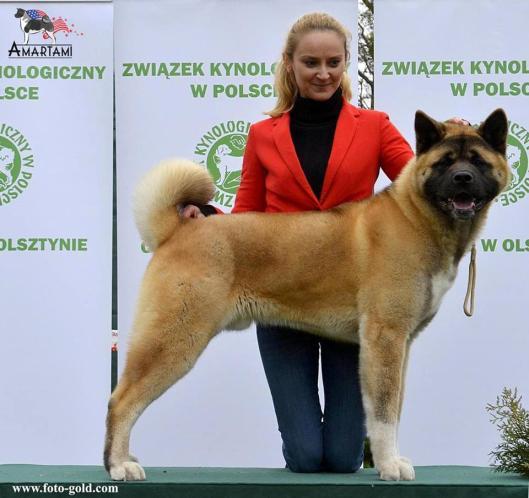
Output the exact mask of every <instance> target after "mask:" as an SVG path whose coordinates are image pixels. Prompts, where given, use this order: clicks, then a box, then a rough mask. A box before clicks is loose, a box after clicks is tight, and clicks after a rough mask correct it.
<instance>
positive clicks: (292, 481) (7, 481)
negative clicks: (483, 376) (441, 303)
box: [0, 465, 529, 498]
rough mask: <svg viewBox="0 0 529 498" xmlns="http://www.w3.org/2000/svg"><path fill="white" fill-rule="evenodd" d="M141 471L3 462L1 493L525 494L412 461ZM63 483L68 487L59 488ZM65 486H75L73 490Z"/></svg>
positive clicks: (507, 484)
mask: <svg viewBox="0 0 529 498" xmlns="http://www.w3.org/2000/svg"><path fill="white" fill-rule="evenodd" d="M145 470H146V472H147V481H144V482H125V483H115V482H112V481H110V479H109V478H108V476H107V474H106V472H105V471H104V470H103V468H102V467H91V466H47V465H0V497H1V498H7V497H15V496H18V497H22V496H35V495H37V494H40V495H41V496H46V497H49V498H51V497H59V496H61V497H65V496H83V497H88V496H92V497H94V496H97V495H99V496H102V495H103V496H109V495H113V494H115V495H117V496H119V497H121V498H124V497H142V498H158V497H160V498H162V497H163V498H170V497H171V498H172V497H177V498H283V497H285V498H287V497H288V498H298V497H299V498H345V497H347V498H363V497H376V498H386V497H387V498H404V497H405V498H416V497H417V498H423V497H439V498H463V497H465V498H470V497H472V498H479V497H487V498H503V497H509V498H528V497H529V480H528V479H525V478H522V477H519V476H517V475H513V474H499V473H496V472H493V471H492V470H491V469H489V468H484V467H416V468H415V470H416V473H417V479H416V480H415V481H412V482H383V481H379V480H378V478H377V475H376V473H375V471H374V470H372V469H368V470H361V471H359V472H358V473H356V474H294V473H292V472H289V471H288V470H284V469H238V468H225V469H222V468H173V467H151V468H149V467H147V468H146V469H145ZM44 483H46V486H47V487H46V492H44V487H43V486H44ZM82 483H85V484H84V485H85V489H86V490H87V491H89V490H88V488H87V486H89V485H91V489H92V493H90V492H84V493H83V492H79V489H81V485H82ZM22 485H23V486H26V488H25V489H24V488H22ZM17 486H18V489H19V491H18V492H16V489H15V487H17ZM31 486H34V488H33V489H31ZM61 486H62V487H64V488H65V489H64V490H61V488H60V487H61ZM97 486H118V488H117V492H116V491H114V492H112V490H107V491H106V492H105V491H103V490H101V491H103V492H99V493H96V491H97ZM54 487H55V488H54ZM70 487H71V488H70ZM70 489H71V490H72V491H73V492H75V491H77V492H75V493H70ZM50 491H51V492H50Z"/></svg>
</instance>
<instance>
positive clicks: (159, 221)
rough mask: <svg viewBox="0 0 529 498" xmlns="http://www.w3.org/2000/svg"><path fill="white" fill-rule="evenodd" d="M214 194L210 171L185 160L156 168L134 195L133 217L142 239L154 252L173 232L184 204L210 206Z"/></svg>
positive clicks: (145, 178)
mask: <svg viewBox="0 0 529 498" xmlns="http://www.w3.org/2000/svg"><path fill="white" fill-rule="evenodd" d="M214 191H215V187H214V185H213V180H212V179H211V177H210V176H209V174H208V172H207V171H206V170H205V169H204V168H203V167H202V166H199V165H198V164H196V163H194V162H192V161H188V160H186V159H171V160H167V161H163V162H161V163H160V164H159V165H158V166H155V167H154V168H152V169H151V170H150V171H148V172H147V174H146V175H145V176H144V177H143V178H142V179H141V180H140V183H139V184H138V186H137V187H136V191H135V194H134V216H135V219H136V226H137V227H138V231H139V232H140V235H141V238H142V240H143V241H144V242H145V244H146V245H147V246H148V247H149V249H150V250H152V251H154V250H155V249H156V248H157V247H158V246H159V245H161V244H163V243H164V242H165V241H166V240H167V239H169V237H170V236H171V235H172V234H173V233H174V231H175V229H176V227H177V226H178V224H179V222H180V216H179V209H180V208H181V207H182V206H183V205H185V204H207V203H208V202H209V201H210V200H211V199H212V198H213V194H214Z"/></svg>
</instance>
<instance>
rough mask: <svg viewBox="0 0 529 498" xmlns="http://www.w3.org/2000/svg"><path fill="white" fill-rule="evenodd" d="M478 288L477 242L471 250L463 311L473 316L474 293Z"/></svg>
mask: <svg viewBox="0 0 529 498" xmlns="http://www.w3.org/2000/svg"><path fill="white" fill-rule="evenodd" d="M475 290H476V244H472V249H471V250H470V263H469V265H468V284H467V293H466V296H465V303H464V305H463V311H464V312H465V315H467V316H472V315H473V314H474V295H475Z"/></svg>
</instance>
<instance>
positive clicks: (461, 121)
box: [447, 118, 470, 126]
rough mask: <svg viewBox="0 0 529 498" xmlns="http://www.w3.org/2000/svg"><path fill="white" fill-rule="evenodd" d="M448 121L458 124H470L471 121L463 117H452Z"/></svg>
mask: <svg viewBox="0 0 529 498" xmlns="http://www.w3.org/2000/svg"><path fill="white" fill-rule="evenodd" d="M447 122H448V123H454V124H458V125H465V126H470V123H469V122H468V121H467V120H466V119H463V118H450V119H448V120H447Z"/></svg>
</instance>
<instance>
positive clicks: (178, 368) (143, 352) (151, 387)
mask: <svg viewBox="0 0 529 498" xmlns="http://www.w3.org/2000/svg"><path fill="white" fill-rule="evenodd" d="M151 304H152V303H151ZM155 309H156V308H154V309H153V307H152V306H147V305H143V306H142V309H141V310H140V311H139V312H138V314H137V317H136V322H135V332H134V336H133V338H132V341H131V344H130V349H129V352H128V355H127V363H126V366H125V370H124V372H123V375H122V377H121V379H120V381H119V383H118V386H117V387H116V389H115V390H114V392H113V394H112V396H111V399H110V402H109V405H108V414H107V434H106V441H105V453H104V460H105V468H106V469H107V471H108V472H109V473H110V476H111V477H112V479H114V480H143V479H145V472H144V471H143V468H142V467H141V466H140V465H139V464H138V463H137V461H135V459H134V458H133V457H131V456H130V453H129V439H130V432H131V430H132V427H133V425H134V423H135V422H136V420H137V419H138V417H139V416H140V415H141V413H142V412H143V411H144V410H145V408H147V406H148V405H149V404H150V403H151V402H152V401H154V400H155V399H156V398H158V397H159V396H161V395H162V394H163V393H164V392H165V391H166V390H167V389H168V388H169V387H171V386H172V385H173V384H174V383H175V382H176V381H177V380H178V379H180V378H181V377H183V376H184V375H185V374H186V373H187V372H189V370H190V369H191V368H192V367H193V365H194V364H195V362H196V360H197V358H198V357H199V355H200V353H201V352H202V351H203V350H204V349H205V347H206V346H207V344H208V342H209V340H210V339H211V338H212V337H213V336H214V335H215V324H212V323H205V321H204V319H201V318H200V317H199V316H197V315H198V310H197V311H194V312H193V311H192V310H191V309H190V305H189V304H188V303H186V302H185V301H181V302H179V304H178V306H176V307H174V309H172V310H167V309H166V310H164V312H163V313H161V312H158V311H155ZM209 317H210V318H211V315H209Z"/></svg>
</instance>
